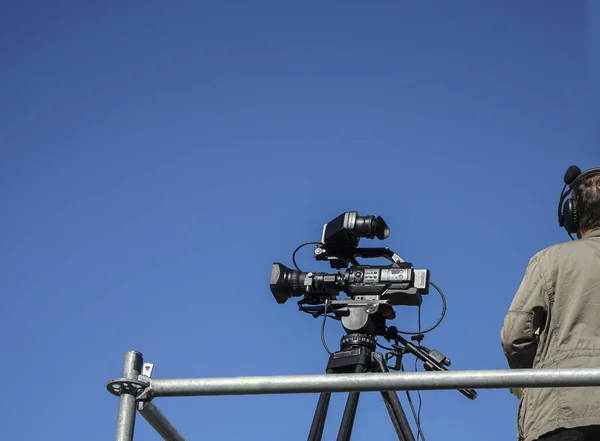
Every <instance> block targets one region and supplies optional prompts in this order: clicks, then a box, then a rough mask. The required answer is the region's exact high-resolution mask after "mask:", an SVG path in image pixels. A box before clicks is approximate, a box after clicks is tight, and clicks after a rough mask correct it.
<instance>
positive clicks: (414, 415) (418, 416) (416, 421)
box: [400, 364, 425, 441]
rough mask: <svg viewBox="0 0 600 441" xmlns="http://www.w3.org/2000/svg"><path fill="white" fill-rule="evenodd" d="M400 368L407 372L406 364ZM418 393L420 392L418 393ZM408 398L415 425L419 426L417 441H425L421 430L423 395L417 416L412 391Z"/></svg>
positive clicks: (407, 393) (408, 392)
mask: <svg viewBox="0 0 600 441" xmlns="http://www.w3.org/2000/svg"><path fill="white" fill-rule="evenodd" d="M400 368H401V369H402V372H406V371H405V370H404V364H402V365H401V366H400ZM417 393H418V392H417ZM406 397H407V398H408V404H409V405H410V410H411V411H412V414H413V418H414V419H415V424H416V425H417V431H418V432H419V433H418V434H417V440H416V441H419V437H420V438H421V439H422V440H423V441H425V435H423V430H422V429H421V416H420V413H421V403H420V401H421V394H420V393H419V413H418V414H417V411H416V410H415V405H414V404H413V401H412V398H411V397H410V391H406Z"/></svg>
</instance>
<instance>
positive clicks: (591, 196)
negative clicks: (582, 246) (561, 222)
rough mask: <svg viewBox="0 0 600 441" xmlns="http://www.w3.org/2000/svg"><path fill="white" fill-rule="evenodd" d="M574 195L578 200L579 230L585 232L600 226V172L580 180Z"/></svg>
mask: <svg viewBox="0 0 600 441" xmlns="http://www.w3.org/2000/svg"><path fill="white" fill-rule="evenodd" d="M573 197H574V198H575V200H576V201H577V212H578V218H579V231H580V232H581V233H582V234H583V233H586V232H588V231H590V230H594V229H597V228H600V173H596V174H594V175H591V176H588V177H587V178H584V179H582V180H581V181H580V182H578V183H577V184H576V185H575V187H574V188H573Z"/></svg>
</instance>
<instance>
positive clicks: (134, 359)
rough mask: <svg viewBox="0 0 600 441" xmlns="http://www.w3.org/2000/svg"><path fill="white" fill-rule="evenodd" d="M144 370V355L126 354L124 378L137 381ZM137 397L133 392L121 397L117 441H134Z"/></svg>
mask: <svg viewBox="0 0 600 441" xmlns="http://www.w3.org/2000/svg"><path fill="white" fill-rule="evenodd" d="M141 370H142V354H140V353H139V352H135V351H128V352H126V353H125V363H124V366H123V378H125V379H127V380H137V378H138V376H139V375H140V372H141ZM135 403H136V396H135V394H134V393H131V392H123V394H122V395H121V396H120V397H119V414H118V416H117V435H116V437H115V441H133V431H134V426H135Z"/></svg>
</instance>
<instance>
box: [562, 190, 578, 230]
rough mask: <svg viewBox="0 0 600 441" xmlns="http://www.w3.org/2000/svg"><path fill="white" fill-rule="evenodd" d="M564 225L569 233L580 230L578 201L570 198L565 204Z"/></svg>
mask: <svg viewBox="0 0 600 441" xmlns="http://www.w3.org/2000/svg"><path fill="white" fill-rule="evenodd" d="M562 216H563V226H564V228H565V230H567V233H569V234H575V233H577V230H579V215H578V213H577V201H576V200H575V199H573V198H570V199H568V200H567V201H566V202H565V205H564V206H563V213H562Z"/></svg>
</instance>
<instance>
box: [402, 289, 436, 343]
mask: <svg viewBox="0 0 600 441" xmlns="http://www.w3.org/2000/svg"><path fill="white" fill-rule="evenodd" d="M430 284H431V286H433V287H434V288H435V289H436V290H437V292H438V293H439V294H440V297H441V298H442V314H441V315H440V318H439V320H438V321H437V323H436V324H435V325H433V326H432V327H431V328H429V329H426V330H424V331H420V332H410V331H398V334H406V335H419V334H427V333H428V332H431V331H433V330H434V329H435V328H437V327H438V326H439V325H440V323H442V321H443V320H444V317H445V316H446V296H445V295H444V293H443V292H442V290H441V289H440V288H439V286H437V285H436V284H435V283H433V282H430ZM420 312H421V308H420V307H419V314H420ZM419 317H420V315H419ZM419 320H420V318H419ZM419 327H420V325H419Z"/></svg>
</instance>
